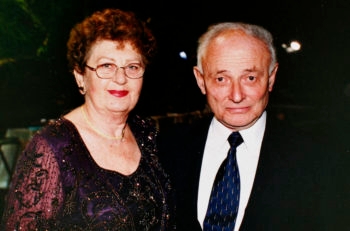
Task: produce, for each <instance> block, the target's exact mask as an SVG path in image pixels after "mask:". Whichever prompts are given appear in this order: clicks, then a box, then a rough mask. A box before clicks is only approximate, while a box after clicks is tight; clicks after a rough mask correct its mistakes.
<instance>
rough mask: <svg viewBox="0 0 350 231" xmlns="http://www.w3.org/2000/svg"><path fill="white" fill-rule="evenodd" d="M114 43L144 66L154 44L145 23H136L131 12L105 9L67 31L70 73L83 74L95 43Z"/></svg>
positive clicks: (134, 16)
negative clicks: (132, 51) (125, 46)
mask: <svg viewBox="0 0 350 231" xmlns="http://www.w3.org/2000/svg"><path fill="white" fill-rule="evenodd" d="M102 39H107V40H112V41H117V42H118V43H119V44H120V45H121V46H123V44H124V43H125V42H130V43H131V45H132V46H133V47H134V48H135V49H136V51H138V52H139V53H140V54H141V56H142V59H143V60H142V61H143V63H144V64H145V65H147V64H148V63H149V62H150V61H151V59H152V58H153V57H154V55H155V51H156V40H155V37H154V35H153V33H152V31H151V30H150V29H149V28H148V27H147V26H146V23H145V22H143V21H141V20H140V19H138V18H137V17H136V15H135V13H133V12H131V11H122V10H120V9H105V10H103V11H97V12H95V13H93V14H92V15H91V16H89V17H87V18H85V19H84V20H83V21H82V22H80V23H78V24H76V25H75V26H74V27H73V28H72V30H71V31H70V36H69V39H68V42H67V49H68V51H67V59H68V66H69V69H70V71H73V70H74V69H75V70H76V71H78V72H79V73H84V72H85V68H84V67H85V64H86V58H87V54H88V52H89V51H90V49H91V46H92V45H93V44H94V43H95V42H96V41H98V40H102Z"/></svg>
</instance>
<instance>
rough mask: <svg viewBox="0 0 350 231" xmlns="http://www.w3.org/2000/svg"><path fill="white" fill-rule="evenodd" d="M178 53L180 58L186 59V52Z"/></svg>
mask: <svg viewBox="0 0 350 231" xmlns="http://www.w3.org/2000/svg"><path fill="white" fill-rule="evenodd" d="M179 55H180V58H182V59H187V54H186V52H184V51H181V52H180V53H179Z"/></svg>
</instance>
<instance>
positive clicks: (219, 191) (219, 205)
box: [203, 132, 243, 231]
mask: <svg viewBox="0 0 350 231" xmlns="http://www.w3.org/2000/svg"><path fill="white" fill-rule="evenodd" d="M228 142H229V143H230V146H231V148H230V150H229V152H228V155H227V157H226V159H225V160H224V161H223V162H222V164H221V166H220V168H219V170H218V173H217V174H216V178H215V181H214V184H213V189H212V192H211V196H210V200H209V204H208V210H207V214H206V216H205V219H204V223H203V230H204V231H232V230H233V229H234V227H235V223H236V217H237V212H238V206H239V194H240V179H239V170H238V165H237V160H236V147H238V145H240V144H241V143H242V142H243V139H242V137H241V135H240V134H239V132H232V133H231V135H230V136H229V137H228Z"/></svg>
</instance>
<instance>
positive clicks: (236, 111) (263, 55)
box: [194, 31, 277, 130]
mask: <svg viewBox="0 0 350 231" xmlns="http://www.w3.org/2000/svg"><path fill="white" fill-rule="evenodd" d="M269 65H270V53H269V51H268V48H267V47H266V45H264V43H262V42H261V41H259V40H258V39H256V38H254V37H251V36H248V35H246V34H244V33H242V32H241V31H235V32H226V33H225V34H222V35H221V36H220V37H218V38H216V39H215V40H214V41H212V42H211V43H210V44H209V47H208V50H207V53H206V55H205V57H204V58H203V59H202V67H203V74H201V73H200V71H199V70H198V68H197V67H195V68H194V74H195V76H196V80H197V84H198V86H199V88H200V89H201V91H202V93H203V94H205V95H206V97H207V102H208V104H209V106H210V108H211V110H212V111H213V113H214V114H215V117H216V118H217V119H218V120H219V121H220V122H221V123H223V124H224V125H225V126H226V127H229V128H231V129H233V130H241V129H245V128H248V127H250V126H252V125H253V124H254V123H255V122H256V120H257V119H258V118H259V117H260V116H261V114H262V113H263V111H264V110H265V108H266V106H267V103H268V98H269V92H270V91H272V88H273V84H274V82H275V75H276V72H277V65H276V67H275V68H274V70H273V71H272V73H271V74H270V75H269Z"/></svg>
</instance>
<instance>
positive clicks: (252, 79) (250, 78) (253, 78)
mask: <svg viewBox="0 0 350 231" xmlns="http://www.w3.org/2000/svg"><path fill="white" fill-rule="evenodd" d="M255 79H256V77H255V76H252V75H250V76H248V80H250V81H254V80H255Z"/></svg>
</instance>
